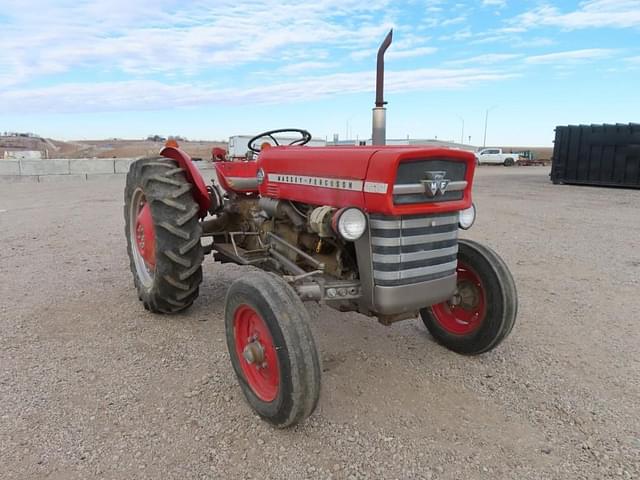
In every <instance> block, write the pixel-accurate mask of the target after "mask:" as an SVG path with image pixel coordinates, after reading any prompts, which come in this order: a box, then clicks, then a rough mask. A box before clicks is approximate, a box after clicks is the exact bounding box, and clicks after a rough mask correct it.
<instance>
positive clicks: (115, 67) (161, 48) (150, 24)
mask: <svg viewBox="0 0 640 480" xmlns="http://www.w3.org/2000/svg"><path fill="white" fill-rule="evenodd" d="M5 3H6V2H5ZM8 3H9V5H8V6H7V8H4V9H3V14H4V15H5V16H6V21H4V22H3V28H2V29H0V44H1V45H2V49H0V66H2V67H4V68H3V70H4V71H3V77H2V80H1V81H2V82H3V83H4V84H8V83H11V84H14V85H17V84H21V83H25V82H28V81H30V80H33V79H36V78H41V77H42V76H44V75H57V74H64V73H65V72H70V71H74V70H79V69H90V70H93V71H95V70H96V68H99V69H100V70H106V71H107V72H110V73H119V74H122V73H124V74H127V75H135V76H138V77H139V76H150V75H153V74H154V73H162V74H185V75H194V74H197V73H199V72H202V71H205V70H206V69H214V68H215V69H218V70H219V69H223V70H228V69H229V68H231V67H234V66H239V65H246V64H250V63H252V62H265V61H266V62H276V61H279V60H280V58H281V56H284V55H294V56H303V55H304V53H305V52H306V50H308V49H309V48H310V47H317V46H320V45H323V46H330V47H337V48H346V49H357V48H362V47H364V46H370V45H371V44H376V43H377V42H378V41H379V40H380V39H381V38H382V37H383V36H384V33H385V32H386V30H387V29H388V28H389V27H390V26H392V24H391V23H390V22H389V21H375V19H370V20H366V19H365V20H358V21H356V20H354V18H356V17H357V16H358V15H359V14H369V13H378V14H381V12H384V11H385V9H386V7H387V6H388V4H389V3H390V0H370V1H369V2H367V3H366V4H363V3H362V2H359V1H356V0H340V1H338V0H318V1H316V2H293V1H292V0H288V1H287V0H285V1H277V0H265V1H262V2H253V1H251V0H237V1H232V0H218V1H216V2H213V3H210V4H206V3H205V4H203V3H199V2H198V3H194V4H187V3H184V2H180V1H177V0H158V1H154V2H152V1H150V0H140V1H136V2H130V1H126V2H125V1H124V0H113V1H110V2H98V1H89V0H77V1H68V0H64V1H59V2H57V3H53V5H52V4H51V3H50V2H41V4H40V5H35V6H34V5H33V2H20V1H12V0H8ZM43 18H46V21H42V20H43ZM345 25H346V26H345Z"/></svg>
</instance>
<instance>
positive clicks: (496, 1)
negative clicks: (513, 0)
mask: <svg viewBox="0 0 640 480" xmlns="http://www.w3.org/2000/svg"><path fill="white" fill-rule="evenodd" d="M482 6H483V7H498V8H504V7H506V6H507V0H482Z"/></svg>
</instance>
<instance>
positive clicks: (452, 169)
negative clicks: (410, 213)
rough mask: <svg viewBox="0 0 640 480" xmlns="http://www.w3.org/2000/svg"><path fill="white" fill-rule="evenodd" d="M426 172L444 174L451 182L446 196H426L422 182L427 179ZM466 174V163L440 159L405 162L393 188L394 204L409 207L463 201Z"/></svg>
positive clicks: (400, 166)
mask: <svg viewBox="0 0 640 480" xmlns="http://www.w3.org/2000/svg"><path fill="white" fill-rule="evenodd" d="M426 172H444V174H445V175H444V178H446V179H447V180H449V186H448V188H447V191H446V192H445V194H444V195H437V196H435V197H428V196H427V195H425V189H424V185H423V184H422V183H421V182H420V180H422V179H424V178H425V173H426ZM466 174H467V164H466V163H465V162H458V161H454V160H440V159H429V160H417V161H411V162H403V163H401V164H400V165H399V166H398V173H397V176H396V183H395V185H394V186H393V203H395V204H396V205H408V204H412V203H431V202H448V201H452V200H461V199H462V197H463V195H464V189H465V187H466V186H467V182H466V181H465V179H464V178H465V175H466Z"/></svg>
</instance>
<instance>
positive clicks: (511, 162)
mask: <svg viewBox="0 0 640 480" xmlns="http://www.w3.org/2000/svg"><path fill="white" fill-rule="evenodd" d="M514 163H515V161H514V160H513V158H506V159H505V160H504V166H505V167H513V165H514Z"/></svg>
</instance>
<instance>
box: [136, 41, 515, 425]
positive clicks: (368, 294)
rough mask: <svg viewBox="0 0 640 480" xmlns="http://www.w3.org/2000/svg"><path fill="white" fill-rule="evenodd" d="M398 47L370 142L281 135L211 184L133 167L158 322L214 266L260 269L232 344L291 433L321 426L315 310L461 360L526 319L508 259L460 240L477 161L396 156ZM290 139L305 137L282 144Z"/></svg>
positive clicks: (240, 308)
mask: <svg viewBox="0 0 640 480" xmlns="http://www.w3.org/2000/svg"><path fill="white" fill-rule="evenodd" d="M390 42H391V32H390V34H389V35H388V36H387V38H386V39H385V42H384V43H383V45H382V46H381V47H380V51H379V53H378V83H377V92H376V107H375V108H374V109H373V142H372V143H373V145H372V146H354V147H313V148H312V147H305V146H304V145H305V144H306V143H307V142H309V141H310V140H311V135H310V134H309V132H307V131H305V130H299V129H286V130H274V131H269V132H265V133H263V134H260V135H257V136H256V137H254V138H253V139H252V140H251V141H250V142H249V149H250V150H251V151H253V152H254V153H255V158H254V159H253V160H250V161H234V162H217V163H215V168H216V176H217V180H218V183H215V182H214V183H213V184H212V185H206V184H205V182H204V181H203V179H202V176H201V174H200V173H199V171H198V169H197V168H196V167H195V166H194V164H193V163H192V162H191V159H190V158H189V156H188V155H187V154H186V153H184V152H183V151H182V150H180V149H179V148H176V147H166V148H164V149H163V150H162V151H161V152H160V156H159V157H154V158H143V159H141V160H138V161H136V162H135V163H134V164H133V165H132V166H131V169H130V171H129V174H128V175H127V183H126V191H125V207H124V215H125V223H126V225H125V233H126V237H127V247H128V253H129V257H130V262H131V270H132V272H133V277H134V283H135V286H136V288H137V290H138V296H139V298H140V300H141V302H142V304H143V305H144V307H145V308H146V309H147V310H150V311H152V312H157V313H175V312H179V311H182V310H184V309H186V308H188V307H189V306H190V305H191V304H192V303H193V302H194V301H195V300H196V298H197V297H198V288H199V285H200V283H201V281H202V268H201V264H202V262H203V259H204V256H205V255H206V254H209V253H211V254H212V255H213V258H214V260H217V261H219V262H221V263H228V262H232V263H235V264H238V265H246V266H248V267H252V268H247V273H246V275H245V276H243V277H241V278H240V279H238V280H236V281H235V282H234V283H233V284H232V285H231V287H230V288H229V291H228V293H227V296H226V300H225V327H226V337H227V346H228V349H229V355H230V357H231V363H232V364H233V368H234V370H235V372H236V375H237V377H238V381H239V383H240V386H241V388H242V391H243V393H244V395H245V397H246V399H247V401H248V403H249V404H250V405H251V407H252V408H253V409H254V410H255V411H256V412H257V413H258V414H259V415H260V416H261V417H263V418H264V419H266V420H268V421H269V422H271V423H273V424H274V425H277V426H280V427H286V426H289V425H292V424H295V423H297V422H299V421H301V420H303V419H304V418H306V417H308V416H309V415H310V414H311V413H312V412H313V410H314V408H315V406H316V404H317V401H318V398H319V394H320V362H319V359H318V354H317V351H316V347H315V344H314V340H313V337H312V335H311V329H310V327H309V323H310V318H309V314H308V313H307V310H306V309H305V307H304V305H303V302H304V301H316V302H321V303H323V304H325V305H327V306H329V307H332V308H335V309H336V310H338V311H340V312H349V311H351V312H359V313H361V314H363V315H366V316H369V317H377V318H378V320H379V321H380V322H382V323H384V324H386V325H388V324H391V323H393V322H396V321H399V320H404V319H413V318H416V317H418V316H419V317H420V318H421V319H422V321H423V322H424V324H425V325H426V327H427V329H428V330H429V332H430V333H431V334H432V335H433V337H434V338H435V339H436V340H437V341H438V342H439V343H441V344H442V345H444V346H445V347H447V348H449V349H451V350H454V351H456V352H460V353H463V354H479V353H483V352H486V351H488V350H491V349H492V348H494V347H496V346H497V345H498V344H499V343H500V342H502V340H504V338H505V337H506V336H507V335H508V334H509V332H510V331H511V329H512V327H513V324H514V322H515V318H516V312H517V294H516V288H515V284H514V282H513V278H512V277H511V274H510V273H509V270H508V268H507V266H506V265H505V263H504V262H503V261H502V259H501V258H500V257H499V256H498V255H497V254H496V253H494V252H493V251H492V250H491V249H489V248H488V247H485V246H483V245H480V244H478V243H476V242H473V241H470V240H461V239H458V229H459V228H464V229H467V228H469V227H471V225H472V224H473V221H474V218H475V207H474V205H473V204H472V201H471V189H472V183H473V175H474V170H475V157H474V155H473V153H470V152H465V151H461V150H455V149H446V148H432V147H405V146H399V147H391V146H385V145H384V140H385V113H386V109H385V107H384V104H385V102H384V101H383V96H382V82H383V65H384V63H383V62H384V52H385V50H386V48H387V47H388V46H389V44H390ZM285 131H286V132H289V133H291V132H296V133H298V134H299V135H300V139H299V140H296V141H294V142H292V143H291V144H289V145H284V146H280V145H278V136H277V135H278V134H279V133H283V132H285ZM263 139H270V141H271V143H272V144H273V145H274V146H269V147H267V146H266V144H265V143H262V144H261V143H260V140H263ZM204 237H209V238H210V239H211V243H207V245H204V244H203V243H202V239H203V238H204Z"/></svg>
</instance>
